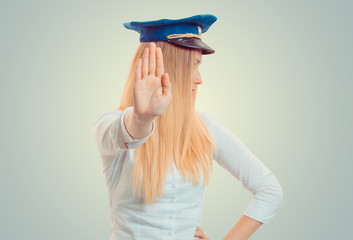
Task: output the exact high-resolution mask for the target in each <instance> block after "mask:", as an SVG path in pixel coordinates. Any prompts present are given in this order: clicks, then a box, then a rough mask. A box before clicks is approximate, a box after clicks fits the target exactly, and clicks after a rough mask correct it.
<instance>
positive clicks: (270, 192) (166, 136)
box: [94, 15, 283, 240]
mask: <svg viewBox="0 0 353 240" xmlns="http://www.w3.org/2000/svg"><path fill="white" fill-rule="evenodd" d="M215 21H216V17H215V16H213V15H196V16H192V17H190V18H184V19H179V20H169V19H161V20H157V21H149V22H130V23H125V24H124V26H125V27H126V28H128V29H132V30H135V31H137V32H138V33H140V42H141V43H140V45H139V47H138V49H137V51H136V53H135V56H134V58H133V60H132V64H131V69H130V73H129V76H128V80H127V82H126V85H125V88H124V91H123V95H122V99H121V104H120V106H119V107H118V109H116V110H113V111H108V112H106V113H104V114H103V115H102V116H100V117H99V119H98V120H97V122H96V124H95V128H94V134H95V138H96V142H97V146H98V149H99V152H100V156H101V159H102V163H103V172H104V174H105V178H106V182H107V187H108V192H109V198H110V208H111V238H110V239H111V240H112V239H195V238H196V239H208V238H207V237H206V236H205V234H204V233H203V230H202V229H201V228H200V227H199V225H200V222H201V216H202V205H203V196H204V193H205V191H204V190H205V187H206V186H207V184H208V181H209V177H210V174H211V173H212V159H214V160H216V161H217V163H218V164H220V166H222V167H224V168H225V169H226V170H227V171H229V172H230V173H231V174H232V175H233V176H234V177H236V178H237V179H238V180H239V181H240V182H241V183H242V184H243V186H244V187H245V188H247V189H248V190H249V191H251V192H252V193H253V194H254V198H253V201H251V203H250V204H249V206H248V207H247V209H246V210H245V211H244V215H243V216H242V217H241V218H240V220H239V221H238V223H237V224H236V225H235V226H234V227H233V229H232V230H231V231H230V232H229V233H228V234H227V235H226V236H225V238H224V239H248V238H249V237H250V236H251V235H252V234H253V233H254V232H255V231H256V229H257V228H258V227H260V225H261V224H262V223H264V222H270V221H271V219H272V218H273V217H274V215H275V214H276V212H277V210H278V209H279V208H280V207H281V206H282V194H283V193H282V188H281V186H280V184H279V183H278V181H277V179H276V177H275V176H274V175H273V174H272V172H271V171H270V170H269V169H268V168H267V167H266V166H265V165H264V164H263V163H262V162H261V161H260V160H258V159H257V158H256V156H254V155H253V154H252V153H251V152H250V151H249V150H248V149H247V148H246V147H245V146H244V145H243V144H242V143H241V142H240V141H239V139H238V138H237V137H236V136H234V134H232V133H231V132H230V131H229V130H228V129H226V128H225V127H224V126H222V125H221V124H220V123H219V122H218V121H217V120H216V119H214V118H213V117H212V116H210V115H208V114H205V113H200V112H198V111H196V110H195V109H194V106H195V99H196V94H197V88H198V85H199V84H201V83H202V80H201V76H200V72H199V69H198V67H199V65H200V64H201V62H202V55H205V54H212V53H214V50H213V49H212V48H210V47H209V46H208V45H206V44H205V43H204V42H203V41H201V34H202V33H204V32H206V31H207V30H208V29H209V27H210V26H211V25H212V24H213V23H214V22H215ZM193 237H194V238H193Z"/></svg>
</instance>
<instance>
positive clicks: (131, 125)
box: [124, 110, 153, 138]
mask: <svg viewBox="0 0 353 240" xmlns="http://www.w3.org/2000/svg"><path fill="white" fill-rule="evenodd" d="M152 122H153V120H141V119H138V117H137V116H136V115H134V111H133V110H131V111H128V112H127V113H126V115H125V119H124V124H125V126H126V130H127V131H128V133H129V134H130V135H131V136H132V137H134V138H144V137H146V136H148V135H149V134H150V133H151V130H152V124H153V123H152Z"/></svg>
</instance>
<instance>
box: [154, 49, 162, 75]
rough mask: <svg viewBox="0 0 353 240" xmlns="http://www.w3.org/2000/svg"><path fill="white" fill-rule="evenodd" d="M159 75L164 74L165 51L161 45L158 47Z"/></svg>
mask: <svg viewBox="0 0 353 240" xmlns="http://www.w3.org/2000/svg"><path fill="white" fill-rule="evenodd" d="M156 72H157V75H156V76H157V77H161V76H162V75H163V74H164V64H163V53H162V49H161V48H160V47H158V48H157V71H156Z"/></svg>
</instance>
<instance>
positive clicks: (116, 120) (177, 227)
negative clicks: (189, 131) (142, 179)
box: [93, 107, 283, 240]
mask: <svg viewBox="0 0 353 240" xmlns="http://www.w3.org/2000/svg"><path fill="white" fill-rule="evenodd" d="M132 109H133V107H128V108H126V109H124V110H123V111H119V110H112V111H108V112H105V113H104V114H103V115H101V116H100V117H99V118H98V120H97V121H96V123H95V126H94V130H93V134H94V137H95V140H96V143H97V146H98V150H99V153H100V157H101V160H102V165H103V174H104V176H105V180H106V184H107V188H108V193H109V203H110V212H111V233H110V240H117V239H119V240H125V239H126V240H127V239H137V240H140V239H143V240H150V239H151V240H152V239H153V240H156V239H173V240H189V239H190V240H192V239H194V234H195V230H196V227H197V226H199V225H200V222H201V217H202V209H203V199H204V193H205V187H204V186H203V184H202V182H203V178H201V181H200V185H198V186H194V185H192V183H191V182H188V181H186V180H184V178H182V177H181V175H180V173H179V171H178V170H177V169H176V167H175V165H174V166H173V169H172V172H171V173H168V174H167V177H166V180H165V182H164V189H163V195H162V198H161V199H158V200H156V202H155V203H153V204H152V205H151V206H149V205H147V204H145V203H144V200H143V197H136V196H135V195H132V193H131V189H130V187H129V177H130V174H131V167H132V163H133V159H134V149H135V148H137V147H139V146H141V145H142V144H143V143H144V142H145V141H146V140H147V139H148V137H149V136H151V135H152V134H153V132H154V129H155V122H154V120H153V124H152V126H153V127H152V130H151V132H150V134H149V135H148V136H147V137H145V138H141V139H136V138H134V137H132V136H131V135H130V134H129V133H128V131H127V130H126V127H125V124H124V117H125V115H126V113H127V112H128V111H130V110H132ZM197 113H198V114H199V116H200V117H201V119H202V120H203V121H204V123H205V125H206V127H207V128H208V130H209V131H210V133H211V136H212V139H213V140H214V142H215V146H216V150H215V151H214V152H213V159H214V160H215V161H216V162H217V163H218V164H219V165H220V166H222V167H223V168H225V169H226V170H227V171H229V172H230V173H231V174H232V175H233V176H234V177H235V178H237V179H238V180H239V181H240V182H241V184H242V185H243V186H244V187H245V188H246V189H248V190H249V191H251V192H252V193H253V195H254V197H253V199H252V200H251V201H250V203H249V205H248V206H247V208H246V209H245V210H244V212H243V214H244V215H246V216H248V217H251V218H253V219H255V220H257V221H259V222H263V223H269V222H270V221H271V220H272V219H273V217H274V216H275V214H276V212H277V211H278V210H279V208H280V207H281V206H282V204H283V191H282V187H281V185H280V184H279V182H278V180H277V178H276V177H275V176H274V174H273V173H272V172H271V171H270V170H269V169H268V168H267V167H266V166H265V165H264V164H263V163H262V162H261V161H260V160H259V159H258V158H257V157H256V156H255V155H254V154H252V153H251V152H250V151H249V150H248V149H247V148H246V146H244V145H243V144H242V143H241V142H240V141H239V139H238V138H237V137H236V136H235V135H234V134H233V133H232V132H231V131H229V130H228V129H227V128H225V127H224V126H223V125H222V124H221V123H220V122H218V121H217V120H216V119H215V118H213V117H212V116H211V115H209V114H205V113H200V112H197ZM201 172H202V171H201Z"/></svg>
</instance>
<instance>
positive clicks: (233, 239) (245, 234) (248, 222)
mask: <svg viewBox="0 0 353 240" xmlns="http://www.w3.org/2000/svg"><path fill="white" fill-rule="evenodd" d="M262 224H263V223H262V222H259V221H256V220H255V219H252V218H250V217H248V216H245V215H243V216H242V217H241V218H240V219H239V221H238V222H237V223H236V224H235V225H234V227H233V228H232V229H231V230H230V232H229V233H228V234H227V235H226V236H225V237H224V238H223V240H247V239H249V238H250V236H251V235H252V234H253V233H254V232H255V231H256V230H257V229H258V228H259V227H260V226H261V225H262Z"/></svg>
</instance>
